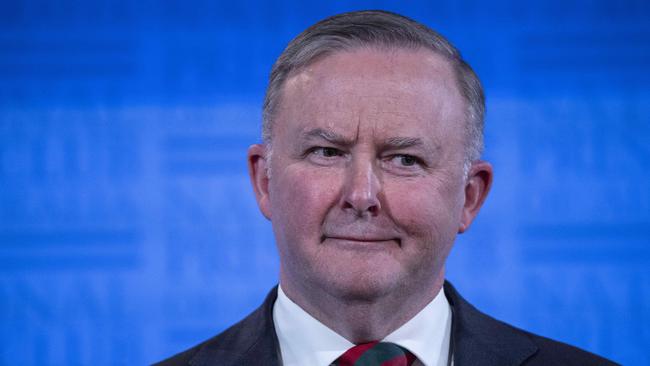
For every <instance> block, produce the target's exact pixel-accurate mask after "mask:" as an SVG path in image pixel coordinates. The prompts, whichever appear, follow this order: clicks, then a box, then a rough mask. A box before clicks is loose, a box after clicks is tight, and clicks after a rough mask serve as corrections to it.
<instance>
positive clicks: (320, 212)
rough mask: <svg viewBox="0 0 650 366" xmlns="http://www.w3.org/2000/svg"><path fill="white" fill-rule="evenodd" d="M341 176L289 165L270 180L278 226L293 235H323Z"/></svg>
mask: <svg viewBox="0 0 650 366" xmlns="http://www.w3.org/2000/svg"><path fill="white" fill-rule="evenodd" d="M336 177H337V175H336V174H327V173H326V172H324V171H323V169H321V170H318V171H316V170H313V169H300V167H287V169H285V170H284V171H283V172H282V174H281V175H280V174H278V175H274V176H273V179H272V182H270V187H269V190H270V193H271V197H270V198H271V210H272V220H273V221H275V225H274V226H278V227H281V228H284V230H285V231H289V232H288V233H286V234H289V235H290V236H295V235H298V236H301V237H304V236H307V235H310V234H311V235H312V236H313V235H320V226H321V224H322V222H323V220H324V218H325V216H326V214H327V212H328V210H329V209H330V207H331V206H332V205H333V204H335V203H336V187H337V186H338V185H337V179H336Z"/></svg>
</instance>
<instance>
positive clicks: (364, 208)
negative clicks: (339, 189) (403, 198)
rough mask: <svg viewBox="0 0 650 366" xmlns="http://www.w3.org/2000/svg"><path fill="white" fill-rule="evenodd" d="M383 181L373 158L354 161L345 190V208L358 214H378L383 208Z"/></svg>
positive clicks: (349, 170)
mask: <svg viewBox="0 0 650 366" xmlns="http://www.w3.org/2000/svg"><path fill="white" fill-rule="evenodd" d="M380 191H381V182H380V180H379V177H378V175H377V172H376V171H375V166H374V163H373V161H372V160H366V161H361V160H360V159H359V160H357V161H353V162H352V163H351V164H350V166H348V174H347V176H346V183H345V188H344V192H343V209H344V210H347V211H352V212H354V213H355V214H356V215H357V216H376V215H377V214H378V213H379V210H380V209H381V203H380V199H379V194H380Z"/></svg>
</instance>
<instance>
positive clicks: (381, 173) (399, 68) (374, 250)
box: [249, 12, 492, 308]
mask: <svg viewBox="0 0 650 366" xmlns="http://www.w3.org/2000/svg"><path fill="white" fill-rule="evenodd" d="M399 32H401V33H399ZM398 33H399V34H401V35H400V36H399V37H398V35H397V34H398ZM350 34H356V35H361V36H354V37H351V36H349V35H350ZM380 34H381V35H382V36H381V37H379V35H380ZM405 34H408V35H410V37H411V38H412V39H413V40H414V41H412V42H411V43H403V41H404V39H405V38H404V35H405ZM391 35H392V37H393V38H394V39H395V42H399V43H396V44H392V43H390V42H389V40H390V39H392V38H391ZM310 37H316V38H319V37H320V38H323V39H325V40H328V39H337V42H338V43H339V44H346V41H345V40H346V39H348V38H350V39H351V40H352V41H349V42H348V43H349V45H348V46H346V47H339V48H332V46H328V45H329V44H330V43H331V42H325V43H323V42H320V41H318V42H316V41H313V42H312V41H309V40H307V38H310ZM426 37H433V38H435V39H429V40H428V41H427V42H429V43H428V44H432V45H433V44H435V45H438V46H439V47H440V50H438V48H435V49H432V46H431V47H425V46H422V45H421V44H420V43H417V42H416V41H415V40H420V39H421V40H422V41H424V40H426V39H427V38H426ZM363 39H367V41H364V42H362V40H363ZM380 39H385V40H384V41H378V40H380ZM375 40H377V41H375ZM418 42H419V41H418ZM438 46H437V47H438ZM321 48H322V49H321ZM301 54H305V55H306V54H311V55H312V56H313V57H306V56H300V55H301ZM314 55H315V56H314ZM454 55H455V56H454ZM454 57H455V58H454ZM292 59H309V61H308V62H307V61H305V62H304V63H300V62H298V61H290V60H292ZM285 63H288V64H290V65H293V66H292V67H290V66H286V65H285V66H282V65H284V64H285ZM279 65H280V66H279ZM286 68H288V69H286ZM459 70H461V71H462V70H464V72H469V73H470V75H471V77H470V78H469V79H472V78H473V80H474V81H472V82H471V83H470V84H471V85H474V86H475V87H476V88H469V89H471V90H472V91H471V92H468V91H467V90H465V89H463V87H462V85H465V84H467V83H466V82H464V81H460V80H461V79H462V78H463V77H462V76H459V75H461V74H462V73H461V72H460V71H459ZM473 75H474V74H473V73H471V69H469V66H467V65H466V64H465V63H464V62H462V61H461V60H460V58H459V57H458V56H457V52H456V51H455V50H454V49H453V47H452V46H451V45H449V44H448V43H447V42H446V41H444V39H442V37H440V36H439V35H437V34H436V33H434V32H433V31H431V30H428V29H427V28H425V27H424V26H422V25H419V24H417V23H415V22H413V21H411V20H408V19H406V18H403V17H401V16H398V15H394V14H389V13H384V12H361V13H352V14H347V15H340V16H336V17H333V18H329V19H327V20H324V21H322V22H320V23H318V24H316V25H315V26H313V27H311V28H309V29H308V30H307V31H305V32H304V33H303V34H301V35H300V36H298V37H297V38H296V39H295V40H294V41H292V43H291V44H290V45H289V47H288V48H287V50H285V52H284V53H283V55H282V56H280V58H279V60H278V62H277V63H276V66H275V67H274V70H273V74H272V76H271V85H270V86H269V92H268V94H267V99H266V102H265V117H264V118H265V143H266V144H271V143H272V145H273V147H272V151H273V154H269V149H268V146H263V145H254V146H252V147H251V148H250V149H249V169H250V173H251V178H252V182H253V186H254V189H255V193H256V196H257V200H258V204H259V206H260V209H261V211H262V213H263V214H264V215H265V216H266V217H267V218H269V219H270V220H271V221H272V224H273V229H274V232H275V236H276V241H277V245H278V249H279V252H280V259H281V273H280V281H281V284H282V286H283V289H285V291H286V292H287V294H289V296H290V297H292V299H294V300H295V301H297V302H299V303H300V304H301V305H303V306H306V307H309V303H310V302H311V305H312V308H314V307H316V308H317V307H318V305H315V304H314V302H317V301H321V300H322V301H324V297H329V298H330V299H339V300H341V301H348V302H372V301H376V300H378V299H382V298H386V297H391V298H397V297H399V298H400V299H401V301H405V302H407V303H408V302H417V303H418V305H423V304H424V303H426V301H428V300H430V299H431V298H432V296H434V295H435V293H436V291H437V289H439V288H440V286H441V285H442V281H443V279H444V263H445V260H446V258H447V255H448V254H449V251H450V250H451V247H452V245H453V242H454V239H455V236H456V234H457V233H459V232H463V231H464V230H466V229H467V227H468V226H469V224H470V223H471V221H472V220H473V219H474V217H475V216H476V214H477V213H478V210H479V208H480V207H481V204H482V203H483V200H484V199H485V196H486V195H487V191H488V190H489V186H490V183H491V178H492V171H491V168H490V166H489V164H487V163H485V162H481V161H478V160H476V159H478V156H477V154H479V152H480V144H481V138H476V137H472V136H473V135H472V133H469V134H468V131H473V130H474V129H476V128H478V127H476V123H479V122H477V120H476V119H477V118H479V120H482V115H483V107H482V105H483V97H482V93H481V92H480V86H479V84H478V80H477V79H476V78H475V76H473ZM465 77H467V75H465ZM462 80H465V79H462ZM464 83H465V84H464ZM467 85H469V84H467ZM469 89H468V90H469ZM468 93H469V94H471V95H473V96H474V97H472V96H471V95H469V94H468ZM468 95H469V96H468ZM477 101H478V102H477ZM474 102H476V105H474V104H473V103H474ZM468 118H469V119H470V120H471V121H472V122H471V125H472V126H473V127H471V128H469V129H468V128H467V126H468ZM479 131H480V128H479ZM479 135H480V133H479ZM468 141H472V142H471V144H477V143H478V144H479V145H478V146H474V145H472V146H473V147H472V148H468V147H467V146H468ZM477 141H478V142H477ZM468 154H469V155H468ZM468 161H469V162H470V163H468ZM270 171H273V174H270Z"/></svg>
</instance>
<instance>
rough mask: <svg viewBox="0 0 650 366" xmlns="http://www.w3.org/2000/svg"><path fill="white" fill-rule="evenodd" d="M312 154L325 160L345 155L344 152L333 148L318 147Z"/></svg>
mask: <svg viewBox="0 0 650 366" xmlns="http://www.w3.org/2000/svg"><path fill="white" fill-rule="evenodd" d="M311 153H312V154H316V155H320V156H322V157H324V158H333V157H335V156H341V155H343V152H342V151H341V150H339V149H336V148H333V147H316V148H313V149H312V151H311Z"/></svg>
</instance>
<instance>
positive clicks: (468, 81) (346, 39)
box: [262, 10, 485, 170]
mask: <svg viewBox="0 0 650 366" xmlns="http://www.w3.org/2000/svg"><path fill="white" fill-rule="evenodd" d="M367 46H374V47H380V48H402V49H412V50H416V49H419V48H425V49H429V50H431V51H433V52H434V53H436V54H438V55H441V56H443V57H444V58H445V59H447V60H448V61H449V62H450V64H451V66H452V67H453V69H454V72H455V74H456V78H457V82H458V88H459V91H460V93H461V95H462V96H463V97H464V98H465V100H466V101H467V110H466V118H467V120H466V124H465V130H466V135H467V155H466V162H465V170H467V169H468V167H469V164H470V163H471V162H472V161H474V160H477V159H479V158H480V156H481V153H482V152H483V118H484V114H485V96H484V94H483V87H482V86H481V82H480V80H479V79H478V77H477V76H476V74H475V73H474V71H473V70H472V68H471V67H470V66H469V64H467V62H465V60H463V58H462V57H461V55H460V52H459V51H458V50H457V49H456V48H455V47H454V46H453V45H452V44H451V43H449V41H447V40H446V39H445V38H444V37H443V36H441V35H440V34H438V33H437V32H435V31H434V30H432V29H430V28H429V27H427V26H425V25H423V24H421V23H418V22H416V21H414V20H412V19H410V18H407V17H404V16H402V15H399V14H395V13H391V12H387V11H381V10H367V11H355V12H349V13H343V14H338V15H334V16H332V17H329V18H326V19H324V20H321V21H320V22H318V23H316V24H314V25H312V26H311V27H309V28H307V29H306V30H305V31H304V32H302V33H300V34H299V35H298V36H297V37H296V38H294V39H293V40H292V41H291V42H290V43H289V44H288V45H287V48H285V50H284V51H283V52H282V54H281V55H280V57H278V59H277V61H276V62H275V64H274V65H273V68H272V69H271V75H270V77H269V85H268V87H267V89H266V96H265V98H264V107H263V114H262V118H263V122H262V139H263V141H264V143H265V144H266V145H267V148H270V147H271V138H272V127H273V119H274V116H275V113H276V112H277V109H278V105H279V104H280V97H281V94H282V87H283V86H284V83H285V82H286V80H287V79H288V78H289V77H290V76H292V75H294V74H295V73H298V72H300V71H301V69H303V68H304V67H307V66H309V65H310V64H312V63H313V62H315V61H316V60H318V59H320V58H323V57H325V56H328V55H331V54H333V53H335V52H340V51H350V50H354V49H358V48H361V47H367Z"/></svg>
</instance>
